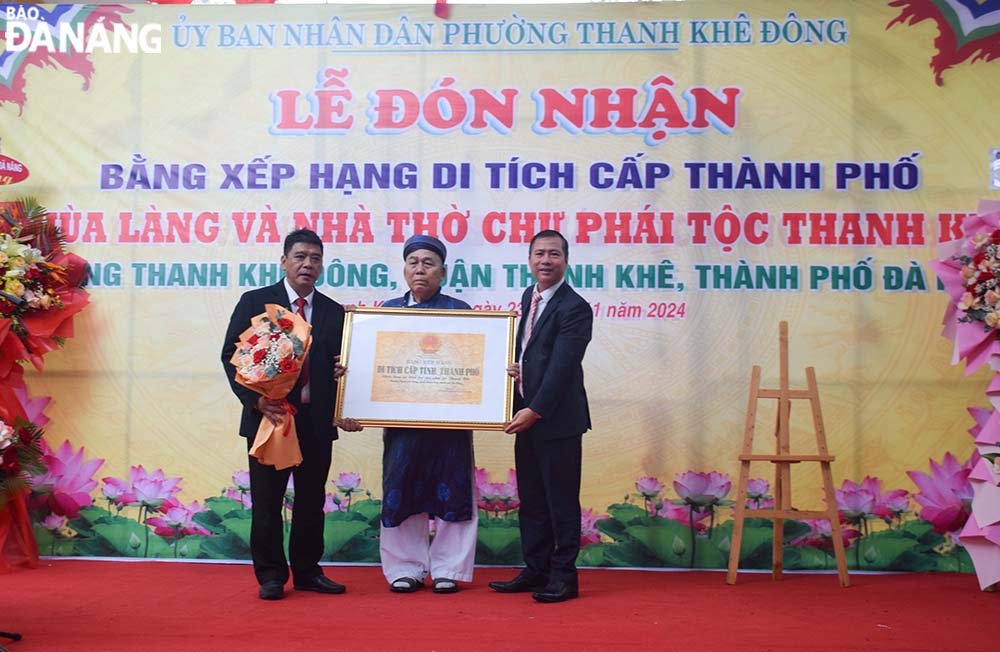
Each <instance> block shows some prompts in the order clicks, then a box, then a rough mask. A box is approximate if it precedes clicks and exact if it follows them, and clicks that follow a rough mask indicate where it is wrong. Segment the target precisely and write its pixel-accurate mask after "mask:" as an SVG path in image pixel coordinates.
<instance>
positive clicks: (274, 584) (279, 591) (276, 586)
mask: <svg viewBox="0 0 1000 652" xmlns="http://www.w3.org/2000/svg"><path fill="white" fill-rule="evenodd" d="M257 595H259V596H260V599H261V600H280V599H282V598H283V597H285V583H284V582H279V581H277V580H271V581H269V582H264V583H263V584H261V585H260V590H259V591H258V592H257Z"/></svg>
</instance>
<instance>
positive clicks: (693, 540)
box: [688, 505, 698, 568]
mask: <svg viewBox="0 0 1000 652" xmlns="http://www.w3.org/2000/svg"><path fill="white" fill-rule="evenodd" d="M688 524H689V526H690V527H691V568H694V550H695V547H696V546H697V545H698V543H697V541H698V540H697V538H696V537H695V536H694V506H693V505H688Z"/></svg>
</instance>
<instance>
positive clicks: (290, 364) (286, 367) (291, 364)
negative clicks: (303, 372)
mask: <svg viewBox="0 0 1000 652" xmlns="http://www.w3.org/2000/svg"><path fill="white" fill-rule="evenodd" d="M278 368H279V369H281V371H282V372H284V373H289V372H291V371H295V358H285V359H284V360H282V361H281V362H280V363H278Z"/></svg>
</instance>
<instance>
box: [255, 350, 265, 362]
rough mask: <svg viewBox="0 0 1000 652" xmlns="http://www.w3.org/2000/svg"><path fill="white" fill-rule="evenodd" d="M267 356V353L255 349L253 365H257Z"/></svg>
mask: <svg viewBox="0 0 1000 652" xmlns="http://www.w3.org/2000/svg"><path fill="white" fill-rule="evenodd" d="M266 356H267V351H266V350H264V349H257V350H256V351H254V352H253V363H254V364H257V363H258V362H260V361H261V360H263V359H264V358H265V357H266Z"/></svg>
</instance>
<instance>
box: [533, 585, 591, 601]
mask: <svg viewBox="0 0 1000 652" xmlns="http://www.w3.org/2000/svg"><path fill="white" fill-rule="evenodd" d="M579 595H580V590H579V589H578V588H577V586H576V584H569V583H568V582H553V583H552V584H550V585H548V586H546V587H545V588H544V589H542V590H541V591H537V592H535V593H532V594H531V597H533V598H534V599H535V600H537V601H538V602H565V601H566V600H572V599H573V598H576V597H578V596H579Z"/></svg>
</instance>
